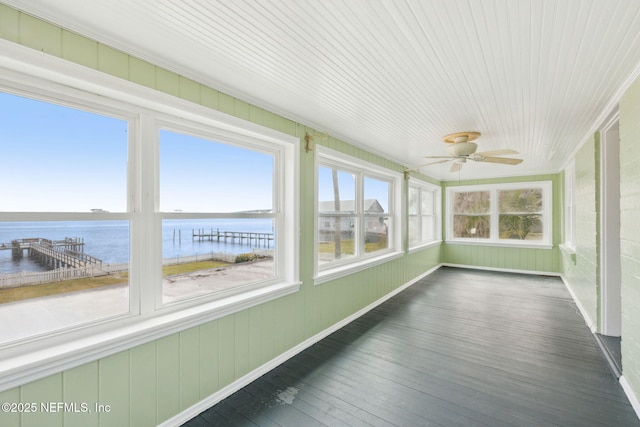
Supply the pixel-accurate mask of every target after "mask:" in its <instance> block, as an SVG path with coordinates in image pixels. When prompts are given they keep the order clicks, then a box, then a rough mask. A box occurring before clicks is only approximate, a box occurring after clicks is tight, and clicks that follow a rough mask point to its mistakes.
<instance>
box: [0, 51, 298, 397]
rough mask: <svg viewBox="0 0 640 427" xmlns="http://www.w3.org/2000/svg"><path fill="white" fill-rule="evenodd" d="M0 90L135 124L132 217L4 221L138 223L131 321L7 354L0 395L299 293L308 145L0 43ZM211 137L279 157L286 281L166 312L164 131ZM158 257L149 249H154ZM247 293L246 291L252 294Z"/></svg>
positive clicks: (30, 216) (68, 333)
mask: <svg viewBox="0 0 640 427" xmlns="http://www.w3.org/2000/svg"><path fill="white" fill-rule="evenodd" d="M0 64H2V66H0V86H1V87H2V88H3V89H5V90H6V89H9V90H8V91H9V92H13V93H16V92H22V93H30V94H33V95H35V96H36V97H38V98H40V99H43V100H45V101H49V102H54V103H61V104H63V105H65V104H67V105H76V106H85V107H90V108H92V109H93V110H94V111H102V112H106V113H108V114H110V115H113V114H117V113H119V116H121V117H123V118H126V119H128V120H130V123H131V125H130V133H131V136H130V138H131V139H130V147H129V150H130V151H129V164H130V165H129V168H130V169H129V177H128V196H127V197H128V203H127V205H128V209H127V212H125V213H113V214H100V213H86V214H85V213H74V214H68V213H1V214H0V221H18V220H20V221H36V220H56V219H65V220H73V219H89V217H90V218H92V219H93V218H96V219H100V218H102V216H104V218H108V219H126V220H129V221H130V235H131V238H130V242H131V243H130V263H131V264H130V278H129V282H130V312H129V313H128V314H125V315H122V316H117V317H115V318H109V319H105V320H101V321H97V322H92V323H87V324H83V325H79V326H76V327H73V328H70V329H67V330H60V331H55V332H54V333H48V334H44V335H42V336H36V337H30V338H28V339H25V340H21V341H14V342H11V343H9V344H7V345H2V346H0V351H1V352H2V354H3V357H2V358H1V360H0V392H1V391H4V390H8V389H11V388H14V387H16V386H19V385H22V384H25V383H28V382H31V381H34V380H37V379H40V378H44V377H46V376H48V375H51V374H54V373H58V372H61V371H64V370H67V369H70V368H73V367H76V366H80V365H82V364H84V363H87V362H90V361H95V360H97V359H99V358H101V357H106V356H108V355H111V354H114V353H117V352H119V351H123V350H126V349H129V348H132V347H135V346H138V345H141V344H144V343H146V342H150V341H153V340H155V339H158V338H161V337H164V336H167V335H170V334H173V333H176V332H179V331H182V330H185V329H188V328H191V327H195V326H198V325H200V324H203V323H205V322H208V321H211V320H214V319H217V318H220V317H223V316H226V315H228V314H231V313H234V312H237V311H240V310H244V309H247V308H249V307H252V306H256V305H259V304H262V303H264V302H266V301H270V300H274V299H276V298H280V297H282V296H285V295H289V294H291V293H294V292H297V291H298V290H299V289H300V285H301V283H300V280H299V271H298V265H299V262H298V259H299V236H298V235H299V207H298V206H299V203H298V194H299V190H298V181H299V179H298V177H299V152H300V148H299V146H300V141H299V138H296V137H294V136H291V135H287V134H284V133H281V132H278V131H275V130H273V129H269V128H265V127H263V126H260V125H257V124H254V123H250V122H247V121H245V120H242V119H239V118H236V117H232V116H229V115H226V114H223V113H220V112H217V111H214V110H211V109H209V108H206V107H203V106H199V105H196V104H193V103H191V102H188V101H186V100H182V99H178V98H176V97H174V96H170V95H167V94H164V93H161V92H159V91H156V90H152V89H149V88H146V87H143V86H140V85H137V84H134V83H132V82H128V81H124V80H122V79H119V78H116V77H113V76H109V75H107V74H104V73H100V72H98V71H95V70H92V69H89V68H86V67H83V66H80V65H77V64H74V63H71V62H68V61H65V60H63V59H60V58H57V57H53V56H49V55H43V54H42V52H38V51H34V50H32V49H29V48H26V47H23V46H20V45H16V44H14V43H11V42H8V41H6V40H2V39H0ZM168 121H169V122H172V123H179V124H181V125H182V126H188V127H191V128H199V129H201V130H205V129H206V130H208V131H209V132H212V133H214V134H215V135H217V136H219V137H220V138H223V139H222V141H223V142H224V141H225V140H227V138H229V139H228V140H230V141H243V142H244V143H245V144H246V143H250V144H255V145H256V146H260V147H270V148H268V149H269V150H276V151H277V153H278V154H277V156H278V161H277V163H278V165H277V170H278V171H279V172H278V173H277V175H276V177H275V180H276V184H277V185H275V186H274V187H275V188H277V190H274V191H277V192H278V194H277V197H276V198H277V199H278V200H277V201H276V202H275V203H274V211H275V213H274V216H275V217H277V221H279V222H280V223H281V226H280V229H279V230H278V237H277V239H278V241H277V254H276V264H277V265H278V268H277V273H276V274H277V276H278V280H276V281H270V282H268V283H261V284H260V286H257V287H254V288H252V289H251V290H248V291H245V292H242V293H236V294H231V295H228V294H225V295H223V296H220V295H218V296H216V295H208V296H204V297H201V298H192V299H189V300H186V301H184V302H180V303H175V304H171V305H164V306H160V305H158V300H157V298H158V293H159V289H160V288H161V283H162V277H161V276H162V274H161V264H162V247H161V245H162V238H161V221H160V218H161V217H164V216H171V215H170V214H167V215H165V214H162V213H159V212H158V188H159V187H158V177H159V157H158V151H159V147H158V134H159V127H160V126H161V123H163V122H164V123H167V122H168ZM150 248H151V250H150ZM245 290H246V289H245Z"/></svg>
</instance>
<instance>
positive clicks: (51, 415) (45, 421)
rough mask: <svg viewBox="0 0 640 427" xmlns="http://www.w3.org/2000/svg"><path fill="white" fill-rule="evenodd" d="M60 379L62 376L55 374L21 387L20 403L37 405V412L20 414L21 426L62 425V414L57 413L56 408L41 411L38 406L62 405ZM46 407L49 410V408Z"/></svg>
mask: <svg viewBox="0 0 640 427" xmlns="http://www.w3.org/2000/svg"><path fill="white" fill-rule="evenodd" d="M62 378H63V374H55V375H51V376H49V377H46V378H43V379H41V380H38V381H34V382H32V383H29V384H26V385H24V386H22V387H21V390H20V401H21V402H22V403H36V404H37V405H38V411H37V412H29V413H26V412H25V413H23V414H22V416H21V419H20V423H21V425H24V426H55V425H63V421H64V418H63V416H64V412H63V411H62V410H59V411H58V406H53V408H54V409H53V410H49V409H45V410H43V409H42V407H41V406H40V405H41V404H45V405H50V404H51V405H56V404H57V403H64V396H63V394H62V390H63V386H62ZM47 407H48V408H51V406H47Z"/></svg>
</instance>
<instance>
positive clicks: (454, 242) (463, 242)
mask: <svg viewBox="0 0 640 427" xmlns="http://www.w3.org/2000/svg"><path fill="white" fill-rule="evenodd" d="M445 243H446V244H448V245H470V246H494V247H505V248H519V249H520V248H521V249H547V250H549V249H553V245H551V244H548V243H516V242H503V241H495V240H487V241H481V240H447V241H445Z"/></svg>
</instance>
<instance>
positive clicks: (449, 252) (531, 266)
mask: <svg viewBox="0 0 640 427" xmlns="http://www.w3.org/2000/svg"><path fill="white" fill-rule="evenodd" d="M534 181H551V183H552V189H553V190H552V191H553V200H552V202H551V203H552V204H553V206H552V215H553V225H552V227H553V238H552V242H553V248H552V249H531V248H514V247H497V246H479V245H462V244H446V243H445V244H444V245H443V259H442V262H443V263H447V264H457V265H469V266H478V267H489V268H502V269H509V270H527V271H538V272H545V273H558V272H559V271H560V262H559V255H558V254H559V251H558V244H559V243H560V229H561V224H562V219H561V213H562V199H561V191H560V185H561V182H562V180H561V175H560V174H548V175H532V176H521V177H510V178H494V179H482V180H465V181H444V182H443V183H442V184H443V191H442V206H446V189H447V188H449V187H456V186H460V185H487V184H503V183H511V182H534ZM444 226H445V224H444V222H443V229H442V235H443V236H445V235H446V230H445V228H444Z"/></svg>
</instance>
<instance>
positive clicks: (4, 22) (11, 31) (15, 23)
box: [0, 4, 20, 43]
mask: <svg viewBox="0 0 640 427" xmlns="http://www.w3.org/2000/svg"><path fill="white" fill-rule="evenodd" d="M0 38H3V39H5V40H8V41H11V42H15V43H19V41H20V12H18V11H17V10H15V9H13V8H10V7H9V6H5V5H3V4H0Z"/></svg>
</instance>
